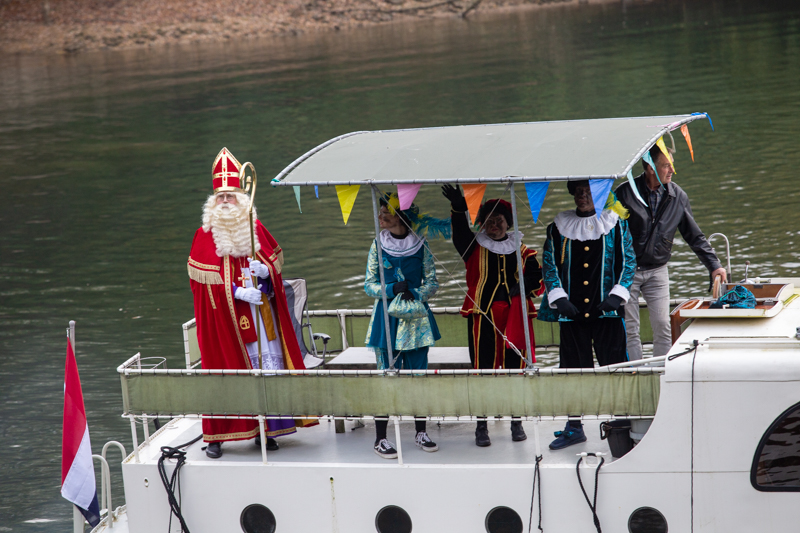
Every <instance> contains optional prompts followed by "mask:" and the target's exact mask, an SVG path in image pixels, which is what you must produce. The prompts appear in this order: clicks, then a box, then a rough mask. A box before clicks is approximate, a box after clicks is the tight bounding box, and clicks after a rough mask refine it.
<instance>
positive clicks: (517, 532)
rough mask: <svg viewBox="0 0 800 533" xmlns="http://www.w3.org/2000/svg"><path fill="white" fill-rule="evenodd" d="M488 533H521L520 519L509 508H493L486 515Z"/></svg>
mask: <svg viewBox="0 0 800 533" xmlns="http://www.w3.org/2000/svg"><path fill="white" fill-rule="evenodd" d="M486 531H487V532H488V533H522V518H520V517H519V515H518V514H517V512H516V511H515V510H514V509H511V508H510V507H502V506H501V507H495V508H494V509H492V510H491V511H489V512H488V513H487V514H486Z"/></svg>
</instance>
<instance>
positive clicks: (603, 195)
mask: <svg viewBox="0 0 800 533" xmlns="http://www.w3.org/2000/svg"><path fill="white" fill-rule="evenodd" d="M612 185H614V180H613V179H597V180H589V189H590V190H591V191H592V202H594V211H595V213H596V214H597V216H600V213H602V212H603V208H604V207H605V206H606V201H607V200H608V194H609V193H610V192H611V186H612Z"/></svg>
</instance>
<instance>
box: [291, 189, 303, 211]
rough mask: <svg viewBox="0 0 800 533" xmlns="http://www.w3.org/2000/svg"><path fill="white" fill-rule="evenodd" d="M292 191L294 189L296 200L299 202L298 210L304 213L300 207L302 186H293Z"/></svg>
mask: <svg viewBox="0 0 800 533" xmlns="http://www.w3.org/2000/svg"><path fill="white" fill-rule="evenodd" d="M292 189H294V199H295V200H297V209H299V210H300V212H301V213H302V212H303V208H302V207H300V186H299V185H293V186H292Z"/></svg>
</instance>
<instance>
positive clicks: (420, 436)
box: [414, 431, 439, 452]
mask: <svg viewBox="0 0 800 533" xmlns="http://www.w3.org/2000/svg"><path fill="white" fill-rule="evenodd" d="M414 442H415V443H416V445H417V446H419V447H420V448H422V451H423V452H435V451H436V450H438V449H439V447H438V446H437V445H436V443H435V442H433V441H432V440H431V439H430V437H428V434H427V433H426V432H425V431H420V432H419V433H417V438H416V439H414Z"/></svg>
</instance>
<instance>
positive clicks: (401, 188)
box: [397, 183, 422, 211]
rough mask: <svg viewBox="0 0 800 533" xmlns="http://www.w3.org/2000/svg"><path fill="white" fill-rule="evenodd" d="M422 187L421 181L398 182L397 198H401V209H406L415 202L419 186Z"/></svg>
mask: <svg viewBox="0 0 800 533" xmlns="http://www.w3.org/2000/svg"><path fill="white" fill-rule="evenodd" d="M420 187H422V184H421V183H398V184H397V199H398V200H400V210H401V211H405V210H406V209H408V208H409V207H411V204H413V203H414V198H416V197H417V193H418V192H419V188H420Z"/></svg>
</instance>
